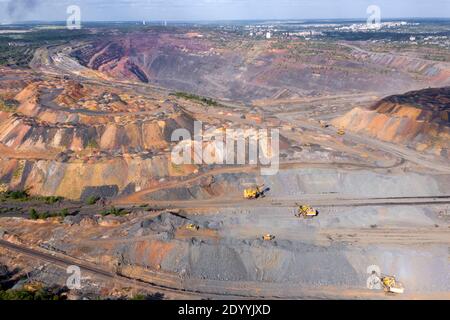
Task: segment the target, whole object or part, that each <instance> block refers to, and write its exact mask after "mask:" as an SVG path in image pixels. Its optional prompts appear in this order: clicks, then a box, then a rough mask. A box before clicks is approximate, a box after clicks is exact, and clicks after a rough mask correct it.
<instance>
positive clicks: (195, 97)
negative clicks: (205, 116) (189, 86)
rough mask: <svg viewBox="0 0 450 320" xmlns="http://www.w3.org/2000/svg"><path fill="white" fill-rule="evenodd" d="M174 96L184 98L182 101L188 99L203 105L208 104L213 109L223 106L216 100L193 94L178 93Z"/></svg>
mask: <svg viewBox="0 0 450 320" xmlns="http://www.w3.org/2000/svg"><path fill="white" fill-rule="evenodd" d="M172 95H173V96H176V97H177V98H182V99H186V100H192V101H197V102H201V103H204V104H206V105H208V106H211V107H219V106H221V104H220V103H218V102H217V101H216V100H214V99H211V98H207V97H202V96H198V95H196V94H192V93H187V92H176V93H174V94H172Z"/></svg>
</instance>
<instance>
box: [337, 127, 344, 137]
mask: <svg viewBox="0 0 450 320" xmlns="http://www.w3.org/2000/svg"><path fill="white" fill-rule="evenodd" d="M337 134H338V135H340V136H345V129H344V128H340V129H339V130H338V131H337Z"/></svg>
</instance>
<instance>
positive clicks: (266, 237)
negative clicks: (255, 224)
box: [263, 234, 275, 241]
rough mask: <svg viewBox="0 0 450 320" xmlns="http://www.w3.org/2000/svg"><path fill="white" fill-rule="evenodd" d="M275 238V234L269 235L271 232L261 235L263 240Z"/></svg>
mask: <svg viewBox="0 0 450 320" xmlns="http://www.w3.org/2000/svg"><path fill="white" fill-rule="evenodd" d="M274 239H275V236H274V235H271V234H265V235H264V236H263V240H264V241H272V240H274Z"/></svg>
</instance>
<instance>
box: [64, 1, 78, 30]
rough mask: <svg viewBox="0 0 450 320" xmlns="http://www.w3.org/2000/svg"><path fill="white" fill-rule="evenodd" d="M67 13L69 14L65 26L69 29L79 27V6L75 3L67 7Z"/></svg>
mask: <svg viewBox="0 0 450 320" xmlns="http://www.w3.org/2000/svg"><path fill="white" fill-rule="evenodd" d="M67 14H68V15H69V16H68V17H67V20H66V27H67V29H69V30H80V29H81V8H80V7H79V6H76V5H71V6H68V7H67Z"/></svg>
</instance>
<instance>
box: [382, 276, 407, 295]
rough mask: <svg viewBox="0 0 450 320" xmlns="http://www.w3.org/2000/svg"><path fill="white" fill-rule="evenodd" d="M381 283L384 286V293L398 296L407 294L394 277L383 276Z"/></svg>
mask: <svg viewBox="0 0 450 320" xmlns="http://www.w3.org/2000/svg"><path fill="white" fill-rule="evenodd" d="M381 283H382V284H383V287H384V291H386V292H390V293H398V294H400V293H403V292H405V288H404V287H403V284H402V283H400V282H398V281H397V279H395V277H393V276H383V277H382V278H381Z"/></svg>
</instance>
